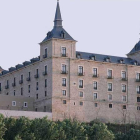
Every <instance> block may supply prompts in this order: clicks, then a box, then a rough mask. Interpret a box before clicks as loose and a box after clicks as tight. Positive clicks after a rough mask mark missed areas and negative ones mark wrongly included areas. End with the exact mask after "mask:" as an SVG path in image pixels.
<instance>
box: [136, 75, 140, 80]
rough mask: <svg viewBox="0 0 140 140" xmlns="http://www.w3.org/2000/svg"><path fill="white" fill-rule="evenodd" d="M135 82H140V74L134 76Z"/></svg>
mask: <svg viewBox="0 0 140 140" xmlns="http://www.w3.org/2000/svg"><path fill="white" fill-rule="evenodd" d="M136 80H138V81H140V73H137V74H136Z"/></svg>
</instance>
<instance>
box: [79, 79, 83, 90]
mask: <svg viewBox="0 0 140 140" xmlns="http://www.w3.org/2000/svg"><path fill="white" fill-rule="evenodd" d="M79 88H83V80H79Z"/></svg>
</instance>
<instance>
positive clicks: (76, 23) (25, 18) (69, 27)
mask: <svg viewBox="0 0 140 140" xmlns="http://www.w3.org/2000/svg"><path fill="white" fill-rule="evenodd" d="M56 3H57V0H0V66H2V68H4V69H8V68H10V67H11V66H15V65H17V64H20V63H22V62H24V61H25V60H26V61H28V60H30V59H31V58H33V57H36V56H39V53H40V52H39V44H38V43H40V42H41V41H42V40H43V39H44V38H45V37H46V33H47V32H48V31H50V30H52V28H53V20H54V15H55V10H56ZM60 9H61V14H62V19H63V27H64V29H65V30H66V31H67V32H68V33H69V34H70V35H71V36H72V37H73V38H74V39H75V40H77V41H78V42H77V49H76V50H77V51H84V52H93V53H100V54H107V55H115V56H125V54H127V53H128V52H129V51H130V50H131V49H132V48H133V47H134V45H135V44H136V43H137V42H138V41H139V38H140V36H139V33H140V0H60Z"/></svg>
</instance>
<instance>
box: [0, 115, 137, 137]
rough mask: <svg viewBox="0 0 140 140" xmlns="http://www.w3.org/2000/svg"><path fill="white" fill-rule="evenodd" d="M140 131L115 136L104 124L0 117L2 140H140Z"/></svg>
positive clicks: (130, 131) (132, 130) (131, 130)
mask: <svg viewBox="0 0 140 140" xmlns="http://www.w3.org/2000/svg"><path fill="white" fill-rule="evenodd" d="M139 139H140V131H139V130H135V129H130V130H129V131H128V132H127V133H126V134H124V133H121V132H118V133H116V134H114V133H113V132H112V131H111V130H109V129H108V127H107V125H105V124H103V123H97V122H91V123H89V124H87V123H80V122H78V121H71V120H64V121H62V122H60V121H57V122H53V121H50V120H48V119H47V118H43V119H34V120H29V119H28V118H25V117H21V118H19V119H14V118H4V117H3V116H2V115H0V140H139Z"/></svg>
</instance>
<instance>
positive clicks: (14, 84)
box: [12, 77, 16, 87]
mask: <svg viewBox="0 0 140 140" xmlns="http://www.w3.org/2000/svg"><path fill="white" fill-rule="evenodd" d="M12 86H13V87H15V86H16V78H15V77H14V83H13V84H12Z"/></svg>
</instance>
